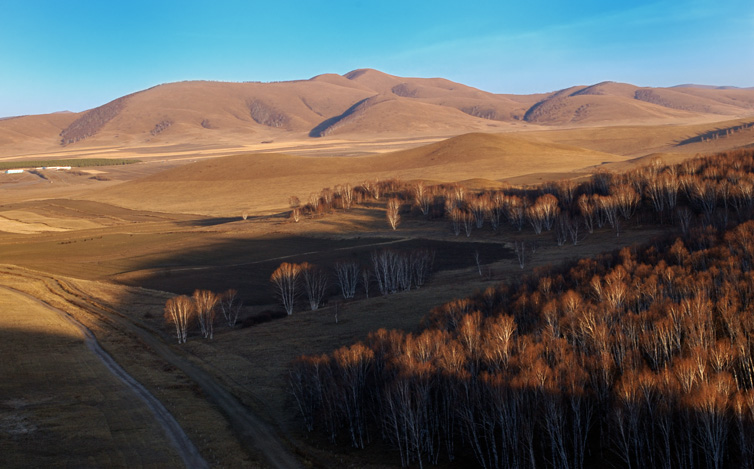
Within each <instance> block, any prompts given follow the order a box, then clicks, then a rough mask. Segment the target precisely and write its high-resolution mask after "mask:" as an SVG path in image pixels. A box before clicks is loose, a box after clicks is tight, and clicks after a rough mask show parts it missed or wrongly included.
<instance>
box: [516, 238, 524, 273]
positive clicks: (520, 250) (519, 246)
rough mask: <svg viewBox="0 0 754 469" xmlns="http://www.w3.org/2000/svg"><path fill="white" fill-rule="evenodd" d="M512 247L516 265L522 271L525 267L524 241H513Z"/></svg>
mask: <svg viewBox="0 0 754 469" xmlns="http://www.w3.org/2000/svg"><path fill="white" fill-rule="evenodd" d="M513 247H514V248H515V251H516V258H517V259H518V265H519V267H521V268H522V269H523V268H524V266H525V265H526V257H527V256H526V242H525V241H514V242H513Z"/></svg>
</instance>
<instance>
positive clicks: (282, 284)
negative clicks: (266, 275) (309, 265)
mask: <svg viewBox="0 0 754 469" xmlns="http://www.w3.org/2000/svg"><path fill="white" fill-rule="evenodd" d="M300 274H301V267H300V266H299V265H298V264H289V263H288V262H283V263H282V264H280V267H278V268H277V269H275V271H274V272H273V273H272V275H271V276H270V282H272V284H273V285H274V287H275V293H276V294H277V295H278V298H279V299H280V301H281V302H282V303H283V308H285V312H286V313H288V315H291V314H293V307H294V305H295V303H296V298H297V297H298V295H299V294H300V291H299V288H298V283H299V276H300Z"/></svg>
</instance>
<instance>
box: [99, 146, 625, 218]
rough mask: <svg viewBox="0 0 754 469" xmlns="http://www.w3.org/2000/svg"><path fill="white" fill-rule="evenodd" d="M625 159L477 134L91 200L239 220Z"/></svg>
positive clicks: (247, 165) (278, 161)
mask: <svg viewBox="0 0 754 469" xmlns="http://www.w3.org/2000/svg"><path fill="white" fill-rule="evenodd" d="M624 159H625V158H621V157H619V156H616V155H612V154H608V153H604V152H599V151H595V150H588V149H585V148H579V147H575V146H570V145H563V144H556V143H543V142H536V141H532V140H529V139H525V138H521V137H518V136H516V135H514V134H513V135H512V134H485V133H471V134H465V135H461V136H458V137H453V138H450V139H447V140H443V141H441V142H437V143H433V144H429V145H423V146H420V147H417V148H414V149H410V150H402V151H397V152H390V153H382V154H378V155H372V156H363V157H304V156H293V155H287V154H280V153H257V154H243V155H233V156H227V157H221V158H212V159H207V160H203V161H199V162H196V163H191V164H186V165H182V166H179V167H176V168H172V169H169V170H166V171H162V172H159V173H157V174H154V175H151V176H148V177H145V178H141V179H137V180H133V181H129V182H124V183H122V184H119V185H115V186H112V187H108V188H105V189H103V190H100V191H95V192H92V193H90V194H88V195H86V196H85V197H86V198H89V199H91V200H96V201H100V202H106V203H110V204H113V205H117V206H122V207H126V208H131V209H143V210H150V211H161V212H182V213H196V214H202V215H211V216H223V217H224V216H239V215H240V214H241V213H242V212H243V211H248V212H249V213H271V212H279V211H281V210H285V209H286V207H287V205H286V203H287V200H288V197H289V196H291V195H295V196H298V197H299V198H300V199H301V200H304V201H306V200H307V199H308V196H309V194H310V193H318V192H319V191H320V190H321V189H322V188H323V187H330V186H335V185H337V184H345V183H350V184H359V183H361V182H362V181H365V180H375V179H386V178H399V179H402V180H415V179H428V180H432V181H444V182H455V181H462V180H470V179H476V178H480V177H484V179H486V180H488V181H490V183H491V184H499V183H500V181H503V180H506V179H509V178H515V177H522V176H526V175H527V174H530V173H532V172H533V171H546V172H549V173H561V174H562V173H572V172H578V171H583V170H585V168H587V167H591V166H595V165H599V164H602V163H604V162H609V161H622V160H624ZM573 175H574V176H576V175H577V173H573Z"/></svg>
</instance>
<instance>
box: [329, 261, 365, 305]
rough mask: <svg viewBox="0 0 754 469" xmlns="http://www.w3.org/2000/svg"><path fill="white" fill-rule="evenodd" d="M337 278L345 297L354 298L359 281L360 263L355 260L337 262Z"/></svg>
mask: <svg viewBox="0 0 754 469" xmlns="http://www.w3.org/2000/svg"><path fill="white" fill-rule="evenodd" d="M335 278H336V279H337V282H338V286H339V287H340V293H341V294H342V295H343V298H345V299H349V298H353V297H354V295H356V285H357V284H358V281H359V263H358V262H356V261H354V260H348V261H338V262H336V263H335Z"/></svg>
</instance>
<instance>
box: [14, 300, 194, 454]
mask: <svg viewBox="0 0 754 469" xmlns="http://www.w3.org/2000/svg"><path fill="white" fill-rule="evenodd" d="M0 310H2V311H3V314H2V319H0V344H2V345H0V347H1V348H2V355H3V359H2V361H0V375H2V376H3V379H2V380H0V396H2V398H0V399H1V400H0V465H2V466H3V467H19V468H21V467H24V468H25V467H74V466H77V467H81V466H99V467H104V466H107V467H133V466H151V467H158V466H163V467H166V466H176V465H180V464H181V460H180V459H179V457H178V455H177V454H176V452H175V450H174V449H173V448H172V446H171V445H170V443H169V442H168V441H167V440H166V437H165V435H164V433H163V431H162V428H161V427H160V426H159V425H157V423H156V422H155V420H154V418H153V416H152V415H151V413H150V411H149V410H148V409H147V408H146V407H145V406H144V404H143V403H142V402H141V401H140V400H139V399H137V398H136V396H135V395H134V394H133V393H132V392H131V391H130V389H128V388H126V387H125V386H124V385H123V383H122V382H120V381H119V380H118V379H117V378H115V377H114V376H113V375H112V374H111V373H110V371H109V370H108V369H107V368H106V367H105V365H104V364H102V362H100V361H99V359H98V358H96V357H95V355H94V354H93V353H92V352H91V350H89V349H88V348H87V347H86V345H85V344H84V340H83V336H82V334H81V333H80V331H79V330H77V329H76V328H75V327H74V326H72V325H71V324H70V323H68V322H67V321H66V320H64V319H63V318H61V317H60V316H59V315H58V314H57V313H55V312H54V311H52V310H50V309H49V308H46V307H44V306H42V305H40V304H38V303H36V302H34V301H32V300H30V299H29V298H27V297H24V296H22V295H20V294H18V293H16V292H14V291H12V290H8V289H5V288H0Z"/></svg>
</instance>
